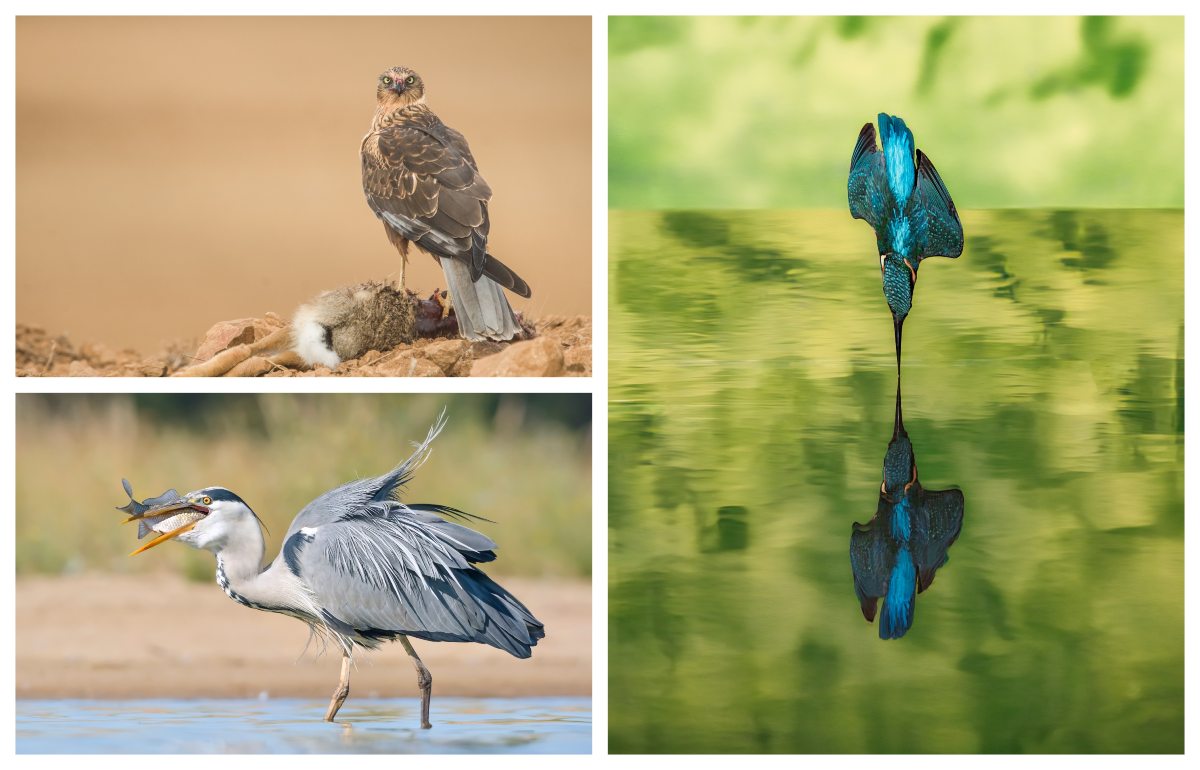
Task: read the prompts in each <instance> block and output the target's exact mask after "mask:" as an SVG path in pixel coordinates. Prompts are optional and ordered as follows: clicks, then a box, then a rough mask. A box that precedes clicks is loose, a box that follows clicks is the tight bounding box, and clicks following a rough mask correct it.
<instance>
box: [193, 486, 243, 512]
mask: <svg viewBox="0 0 1200 770" xmlns="http://www.w3.org/2000/svg"><path fill="white" fill-rule="evenodd" d="M193 496H207V497H211V498H212V499H213V500H214V501H216V500H224V501H225V502H227V503H241V504H242V505H246V501H245V500H243V499H242V498H240V497H238V496H237V495H235V494H234V493H233V492H230V491H229V490H228V489H226V488H225V487H205V488H204V489H201V490H198V491H196V492H195V493H194V495H193ZM246 507H247V508H249V507H250V506H248V505H246Z"/></svg>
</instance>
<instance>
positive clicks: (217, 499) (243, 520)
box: [134, 487, 262, 554]
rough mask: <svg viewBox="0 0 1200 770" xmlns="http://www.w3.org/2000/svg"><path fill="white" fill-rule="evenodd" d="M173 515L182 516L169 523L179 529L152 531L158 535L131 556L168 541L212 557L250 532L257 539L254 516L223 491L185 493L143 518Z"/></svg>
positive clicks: (257, 520) (235, 498)
mask: <svg viewBox="0 0 1200 770" xmlns="http://www.w3.org/2000/svg"><path fill="white" fill-rule="evenodd" d="M177 511H178V512H182V513H183V514H186V515H180V516H179V518H178V519H177V520H175V519H169V521H178V523H179V524H180V526H177V527H174V528H172V529H168V530H166V531H163V530H162V529H160V528H159V527H157V526H156V531H160V532H162V534H160V535H159V536H158V537H156V538H154V539H153V540H151V541H150V542H148V543H146V544H145V545H144V546H142V547H141V548H139V549H138V550H136V551H134V553H135V554H137V553H141V552H142V551H146V550H149V549H151V548H153V547H154V546H156V545H158V544H159V543H165V542H166V541H168V540H172V539H178V540H179V541H180V542H181V543H186V544H187V545H190V546H192V547H193V548H201V549H204V550H207V551H212V552H213V553H218V552H220V551H221V550H223V549H224V548H225V547H226V546H227V545H229V544H231V543H238V542H244V541H245V540H246V539H247V538H248V537H250V535H249V533H250V532H251V531H253V532H254V533H256V534H258V535H259V537H260V539H261V534H262V533H261V530H260V529H259V527H260V522H259V519H258V516H257V515H256V514H255V513H254V511H253V510H251V509H250V506H248V505H246V501H245V500H243V499H242V498H240V497H238V496H237V495H236V494H234V493H233V492H231V491H229V490H228V489H226V488H225V487H205V488H204V489H197V490H196V491H195V492H188V493H187V494H186V495H183V496H182V498H181V499H180V500H179V501H177V502H173V503H171V504H169V505H167V506H163V507H161V508H153V509H150V510H149V511H146V513H145V514H144V517H145V518H148V519H150V518H159V517H163V516H167V515H170V514H173V513H175V512H177ZM177 515H178V514H177ZM160 521H161V519H160Z"/></svg>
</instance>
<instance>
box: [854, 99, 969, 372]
mask: <svg viewBox="0 0 1200 770" xmlns="http://www.w3.org/2000/svg"><path fill="white" fill-rule="evenodd" d="M879 133H880V135H881V136H882V140H883V150H882V152H881V151H880V150H879V148H878V147H876V146H875V126H873V125H871V124H870V123H867V124H866V125H865V126H863V127H862V130H861V131H860V132H859V133H858V143H857V144H856V145H855V146H854V154H853V155H851V156H850V179H849V182H848V184H847V191H848V197H849V201H850V213H851V215H853V216H854V218H855V219H862V220H865V221H866V222H867V223H868V224H870V225H871V227H873V228H874V229H875V240H876V244H877V246H878V248H879V271H880V273H881V275H882V277H883V296H884V297H885V298H886V299H887V303H888V307H889V308H891V311H892V323H893V326H894V327H895V332H896V366H897V368H898V367H899V366H900V335H901V329H902V327H903V326H904V319H905V318H906V317H907V316H908V313H909V311H910V310H911V309H912V303H913V290H914V289H915V288H916V285H917V270H918V268H920V266H921V260H922V259H924V258H925V257H957V256H958V255H960V254H962V250H963V230H962V223H961V222H960V221H959V219H958V211H957V210H956V209H955V208H954V201H952V200H951V199H950V193H949V192H948V191H947V190H946V185H945V184H944V183H943V182H942V178H941V177H940V176H938V172H937V169H935V168H934V167H933V163H932V161H930V160H929V156H927V155H926V154H925V153H924V152H922V151H921V150H917V149H915V145H914V143H913V135H912V131H909V130H908V126H906V125H904V121H903V120H901V119H900V118H897V117H893V116H890V115H886V114H884V113H880V114H879ZM914 152H915V155H914Z"/></svg>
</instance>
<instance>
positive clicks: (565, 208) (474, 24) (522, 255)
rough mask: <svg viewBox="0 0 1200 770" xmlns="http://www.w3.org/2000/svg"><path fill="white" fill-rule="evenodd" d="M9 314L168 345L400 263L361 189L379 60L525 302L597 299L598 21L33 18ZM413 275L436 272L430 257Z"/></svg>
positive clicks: (559, 310) (427, 276)
mask: <svg viewBox="0 0 1200 770" xmlns="http://www.w3.org/2000/svg"><path fill="white" fill-rule="evenodd" d="M16 28H17V59H16V61H17V84H16V85H17V152H16V168H17V320H19V321H21V322H23V323H28V324H34V325H39V326H44V327H46V328H47V329H49V330H50V331H51V332H53V333H59V332H63V333H66V334H68V335H70V336H72V337H73V338H75V339H76V340H79V341H94V342H103V343H105V344H108V345H111V346H117V347H126V346H128V347H133V348H136V349H138V350H141V351H143V352H154V351H157V350H158V349H160V348H161V347H162V346H163V345H164V344H165V343H166V342H168V341H170V340H176V339H185V338H192V337H196V336H199V335H201V334H203V332H204V331H205V330H206V329H207V328H208V326H209V325H210V324H211V323H213V322H215V321H218V320H222V319H231V318H239V317H245V316H251V315H261V314H262V313H264V312H266V311H269V310H273V311H275V312H277V313H280V314H281V315H285V316H290V314H291V313H292V312H293V311H294V310H295V308H296V306H297V305H299V304H300V303H302V302H304V301H305V300H307V299H309V298H311V297H312V296H314V295H315V294H317V293H318V292H320V291H322V290H324V289H329V288H333V287H334V286H340V285H343V284H349V283H356V282H359V281H363V280H366V279H370V278H385V277H387V278H393V279H394V278H395V277H396V275H397V271H398V267H399V259H400V258H399V255H398V254H397V253H396V252H395V250H394V249H393V248H392V247H391V245H390V244H389V243H388V242H387V238H386V237H385V235H384V233H383V226H382V225H381V224H380V223H379V221H378V220H377V219H376V218H375V215H374V214H373V213H372V212H371V211H370V209H368V208H367V205H366V202H365V201H364V199H363V194H362V186H361V175H360V170H359V160H358V148H359V142H360V141H361V139H362V136H363V134H365V133H366V131H367V129H368V128H369V127H370V121H371V116H372V113H373V111H374V103H375V78H376V77H377V76H378V74H379V73H380V72H382V71H383V70H384V69H386V68H387V67H389V66H392V65H395V64H404V65H406V66H410V67H412V68H413V69H415V70H417V71H418V72H420V73H421V75H422V77H423V78H424V79H425V82H426V87H427V98H428V103H429V105H430V107H431V108H432V109H433V110H434V111H435V112H436V113H437V114H438V115H439V116H440V117H441V118H442V120H443V121H445V122H446V123H447V124H448V125H450V126H452V127H454V128H456V129H458V130H459V131H461V132H463V134H464V135H466V137H467V139H468V141H469V142H470V143H471V149H472V152H473V153H474V155H475V157H476V160H477V161H478V162H479V166H480V170H481V171H482V172H483V174H484V176H485V178H486V179H487V180H488V182H489V183H490V184H491V186H492V189H493V190H494V197H493V198H492V203H491V214H492V230H491V237H490V244H489V245H490V247H491V248H490V250H491V251H492V252H493V253H495V254H496V255H497V256H498V257H500V258H501V259H502V260H504V261H505V262H506V263H508V264H509V265H511V266H512V267H513V268H514V269H516V270H517V272H519V273H520V274H521V275H522V276H523V277H524V278H525V279H526V280H528V281H529V284H530V285H531V286H532V287H533V297H532V299H530V300H522V299H520V298H519V297H514V296H512V295H510V301H511V302H513V305H514V307H515V308H516V309H518V310H520V311H523V312H525V313H528V314H531V315H532V316H534V317H539V316H542V315H546V314H564V315H577V314H584V315H590V314H591V21H590V19H588V18H479V17H476V18H462V17H458V18H433V17H425V18H405V17H385V18H368V17H356V18H319V17H312V18H307V17H301V18H279V17H275V18H256V17H247V18H226V17H174V18H158V17H127V18H118V17H112V18H86V17H85V18H42V17H23V18H18V19H17V24H16ZM407 283H408V285H409V286H410V287H411V288H413V289H415V290H418V291H426V292H427V291H431V290H432V289H433V288H434V287H443V286H444V284H445V281H444V279H443V277H442V274H441V270H440V268H439V267H438V266H437V265H436V264H434V262H433V260H431V259H430V258H428V257H427V256H424V255H415V257H414V258H413V259H411V261H410V268H409V274H408V278H407Z"/></svg>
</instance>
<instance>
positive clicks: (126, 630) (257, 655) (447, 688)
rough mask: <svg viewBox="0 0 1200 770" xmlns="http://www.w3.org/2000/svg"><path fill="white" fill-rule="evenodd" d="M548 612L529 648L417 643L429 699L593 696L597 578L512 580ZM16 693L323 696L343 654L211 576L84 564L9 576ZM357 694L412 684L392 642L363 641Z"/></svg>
mask: <svg viewBox="0 0 1200 770" xmlns="http://www.w3.org/2000/svg"><path fill="white" fill-rule="evenodd" d="M502 583H503V584H504V585H505V586H506V587H507V588H509V590H511V591H512V592H513V593H514V594H516V595H517V596H518V597H519V598H520V599H521V600H522V601H523V602H525V604H526V605H527V606H528V607H529V608H530V609H531V610H533V612H534V613H535V614H536V615H537V616H538V617H539V618H540V619H541V620H542V621H543V622H544V623H545V624H546V632H547V633H546V638H545V639H543V640H542V641H541V643H539V644H538V646H537V648H536V649H535V650H534V653H533V657H532V658H530V659H528V660H517V659H516V658H513V657H511V656H509V655H507V654H505V653H503V652H501V651H500V650H496V649H493V648H491V647H487V646H484V645H480V644H451V643H432V642H422V641H420V640H414V646H415V647H416V648H417V652H418V653H419V654H420V655H421V657H422V659H423V660H424V661H425V662H426V664H427V665H428V666H429V668H430V670H431V672H432V673H433V687H434V695H435V697H436V696H437V695H438V694H442V695H462V696H535V695H588V694H590V693H591V680H592V657H591V649H592V614H591V607H592V600H591V585H590V584H589V583H585V582H581V581H555V582H549V581H533V580H527V579H526V580H521V579H506V580H503V581H502ZM16 600H17V628H16V651H17V660H16V684H17V691H16V695H17V697H18V698H140V697H174V698H179V697H227V698H247V697H256V696H258V695H259V694H260V693H264V692H265V693H266V694H268V695H270V696H272V697H306V698H325V697H327V696H328V694H329V693H330V692H332V690H333V688H334V685H335V684H336V683H337V676H338V666H339V659H340V657H339V654H338V652H337V651H336V650H334V649H332V648H331V649H329V650H327V651H326V652H325V653H324V654H319V653H320V645H319V643H318V642H314V643H313V644H312V645H310V647H309V649H308V651H307V652H304V653H303V654H302V651H303V650H304V647H305V641H306V640H307V638H308V629H307V627H305V626H304V625H303V624H302V623H300V622H299V621H297V620H295V619H292V618H289V617H286V616H283V615H276V614H272V613H266V612H257V611H254V610H250V609H247V608H245V607H240V606H238V605H237V604H235V603H233V602H232V601H230V600H229V599H228V598H227V597H226V596H225V595H224V594H223V593H221V591H220V589H218V588H217V587H216V585H215V584H211V583H189V582H186V581H185V580H183V579H182V578H180V577H177V576H175V575H169V574H163V575H144V576H113V575H95V574H89V575H79V576H72V577H61V578H46V577H32V578H20V579H18V580H17V589H16ZM350 686H351V698H354V697H404V696H408V695H416V694H417V687H416V677H415V675H414V673H413V668H412V665H411V663H410V662H409V660H408V657H407V656H406V655H405V654H404V649H403V647H401V646H400V645H399V644H389V645H386V646H385V647H384V648H383V649H382V650H379V651H376V652H369V653H360V654H359V656H358V661H357V671H355V672H354V673H353V674H352V675H351V682H350Z"/></svg>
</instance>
